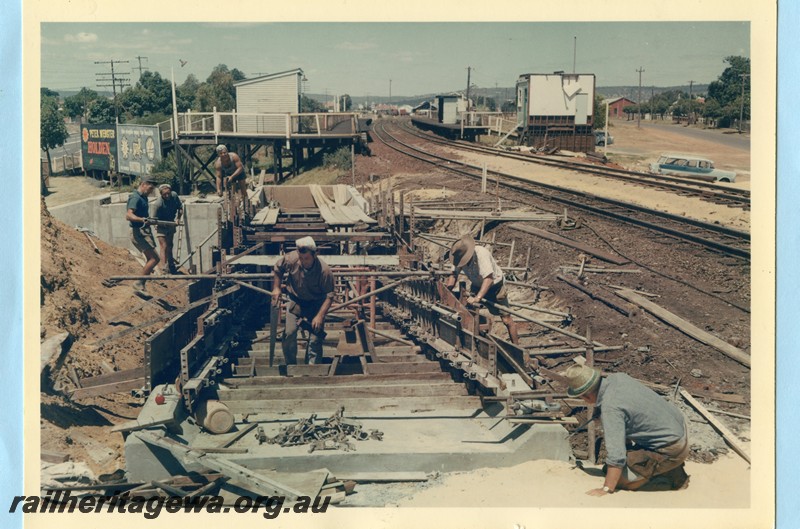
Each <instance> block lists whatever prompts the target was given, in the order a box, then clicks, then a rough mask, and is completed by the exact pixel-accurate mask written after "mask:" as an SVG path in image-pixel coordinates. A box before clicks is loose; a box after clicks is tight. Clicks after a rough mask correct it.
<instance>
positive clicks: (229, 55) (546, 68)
mask: <svg viewBox="0 0 800 529" xmlns="http://www.w3.org/2000/svg"><path fill="white" fill-rule="evenodd" d="M41 30H42V35H41V46H42V48H41V58H42V66H41V67H42V72H41V73H42V82H41V83H42V86H46V87H48V88H51V89H54V90H78V89H80V88H81V87H83V86H86V87H88V88H91V89H94V90H97V89H98V87H97V81H96V79H97V75H96V74H97V73H103V72H110V65H109V64H95V61H110V60H114V61H129V62H128V63H127V64H126V63H121V64H119V65H116V64H115V70H117V67H119V68H120V69H121V70H122V71H123V72H129V73H130V75H129V77H130V79H131V82H132V83H135V82H136V80H137V79H138V77H139V70H138V67H139V60H138V59H137V58H136V57H137V56H140V57H146V59H141V65H142V67H147V68H149V69H150V70H151V71H155V72H159V73H160V74H161V75H162V76H164V77H167V78H169V76H170V70H171V69H172V68H174V70H175V81H176V82H177V83H178V84H180V83H182V82H183V81H184V80H185V79H186V77H187V75H188V74H190V73H192V74H194V75H195V76H196V77H197V78H198V79H199V80H200V81H204V80H205V79H206V78H207V77H208V75H209V73H211V70H212V69H213V68H214V66H216V65H218V64H226V65H227V66H228V67H229V68H238V69H239V70H241V71H243V72H244V73H245V74H246V75H247V76H248V77H256V76H257V75H259V74H264V73H275V72H281V71H286V70H292V69H294V68H302V69H303V72H304V73H305V75H306V77H307V79H308V81H307V83H306V86H305V91H306V92H307V93H314V94H323V93H328V94H330V95H334V94H345V93H347V94H350V95H351V96H373V97H375V96H380V97H388V96H389V95H390V90H391V95H392V96H393V97H403V96H414V95H419V94H429V93H436V92H444V91H452V90H462V89H465V88H466V85H467V68H468V67H471V73H470V75H471V83H472V84H474V85H477V86H478V87H480V88H492V87H494V86H499V87H510V86H514V83H515V81H516V79H517V77H518V76H519V75H520V74H523V73H549V72H553V71H557V70H563V71H566V72H571V71H573V50H575V51H576V53H575V54H574V57H575V71H577V72H578V73H594V74H595V75H596V76H597V78H596V85H597V86H598V87H603V86H620V85H637V84H638V83H639V78H638V76H639V74H638V73H637V71H636V70H637V69H639V68H643V69H644V72H643V73H642V85H643V86H656V87H661V86H679V85H688V84H689V81H694V82H695V84H705V83H709V82H711V81H713V80H715V79H716V78H717V76H719V74H720V73H722V71H723V70H724V68H725V66H726V65H725V63H724V62H723V59H724V58H725V57H727V56H730V55H741V56H746V57H749V56H750V25H749V23H747V22H585V23H561V22H538V23H533V22H519V23H503V22H501V23H498V22H478V23H474V22H472V23H461V22H445V23H418V22H412V23H371V22H360V23H317V22H314V23H312V22H305V23H280V22H279V23H252V24H250V23H247V24H233V23H219V24H211V23H172V22H160V23H152V22H151V23H108V22H105V23H82V22H74V23H42V25H41ZM576 37H577V41H575V38H576ZM576 42H577V45H576V46H574V44H575V43H576ZM181 60H183V61H187V62H186V64H185V66H181V62H180V61H181ZM117 71H118V70H117Z"/></svg>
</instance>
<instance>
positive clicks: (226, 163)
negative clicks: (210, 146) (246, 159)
mask: <svg viewBox="0 0 800 529" xmlns="http://www.w3.org/2000/svg"><path fill="white" fill-rule="evenodd" d="M216 151H217V156H218V158H217V161H216V162H214V169H216V173H217V194H218V195H219V196H222V191H223V190H225V189H230V190H231V191H236V190H238V191H239V195H240V196H241V198H242V204H244V207H245V211H247V175H246V174H245V170H244V165H243V164H242V159H241V158H239V155H238V154H236V153H235V152H228V147H226V146H225V145H223V144H220V145H217V149H216Z"/></svg>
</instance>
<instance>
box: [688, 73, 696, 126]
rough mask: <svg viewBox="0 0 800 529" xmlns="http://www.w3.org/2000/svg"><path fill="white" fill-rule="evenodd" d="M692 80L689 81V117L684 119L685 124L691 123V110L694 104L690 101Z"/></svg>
mask: <svg viewBox="0 0 800 529" xmlns="http://www.w3.org/2000/svg"><path fill="white" fill-rule="evenodd" d="M693 84H694V81H689V118H688V119H687V120H686V124H687V125H691V124H692V113H693V112H692V111H693V110H694V105H693V103H692V85H693Z"/></svg>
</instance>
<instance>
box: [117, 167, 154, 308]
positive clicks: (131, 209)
mask: <svg viewBox="0 0 800 529" xmlns="http://www.w3.org/2000/svg"><path fill="white" fill-rule="evenodd" d="M155 187H156V183H155V181H154V180H151V179H150V178H148V177H144V178H143V179H142V181H141V182H140V183H139V187H137V188H136V189H134V190H133V192H132V193H131V194H130V196H129V197H128V208H127V212H126V213H125V220H127V221H128V222H129V223H130V226H131V242H133V246H135V247H136V249H137V250H139V251H140V252H142V253H143V254H144V256H145V258H146V259H147V262H146V263H145V264H144V268H143V269H142V274H141V275H143V276H148V275H150V274H151V273H153V270H154V269H155V267H156V265H157V264H158V254H156V242H155V241H154V240H153V233H152V232H151V231H150V221H148V220H147V218H148V213H149V212H150V207H149V203H148V201H147V197H148V196H150V194H152V192H153V190H154V189H155ZM133 291H134V292H135V293H136V294H137V295H139V296H146V295H147V294H146V292H145V281H144V279H139V280H138V281H136V282H135V283H134V284H133Z"/></svg>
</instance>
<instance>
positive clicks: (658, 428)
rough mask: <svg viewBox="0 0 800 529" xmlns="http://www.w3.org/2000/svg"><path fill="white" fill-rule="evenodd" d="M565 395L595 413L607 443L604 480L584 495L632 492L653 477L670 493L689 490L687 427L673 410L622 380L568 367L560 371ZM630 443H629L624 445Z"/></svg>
mask: <svg viewBox="0 0 800 529" xmlns="http://www.w3.org/2000/svg"><path fill="white" fill-rule="evenodd" d="M564 376H565V378H566V379H567V384H568V386H569V389H568V391H567V392H568V393H569V395H570V396H573V397H581V398H582V399H583V400H585V401H586V402H587V403H589V404H594V405H596V406H598V407H599V408H600V419H601V421H602V423H603V432H604V435H605V443H606V453H607V455H606V466H607V472H606V478H605V483H604V484H603V487H602V488H599V489H592V490H590V491H588V492H587V494H589V495H592V496H603V495H605V494H610V493H612V492H614V491H615V490H618V489H623V490H637V489H639V488H640V487H642V486H643V485H644V484H645V483H647V482H648V481H650V480H651V479H652V478H654V477H656V476H663V477H664V478H665V479H667V480H668V483H669V485H670V486H671V487H672V488H673V489H680V488H684V487H686V486H687V485H688V482H689V476H687V475H686V472H685V471H684V461H686V457H687V456H688V455H689V439H688V435H687V434H688V432H687V430H686V422H685V419H684V417H683V414H682V413H681V412H680V410H679V409H678V408H676V407H675V406H673V405H672V404H671V403H669V402H667V401H666V400H665V399H664V398H662V397H660V396H659V395H658V394H656V393H655V392H654V391H653V390H651V389H649V388H648V387H646V386H645V385H644V384H642V383H641V382H638V381H636V380H634V379H633V378H631V377H630V376H628V375H626V374H625V373H612V374H609V375H607V376H600V372H599V371H597V370H596V369H593V368H591V367H588V366H572V367H570V368H568V369H567V370H566V371H565V372H564ZM629 443H630V444H629Z"/></svg>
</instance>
